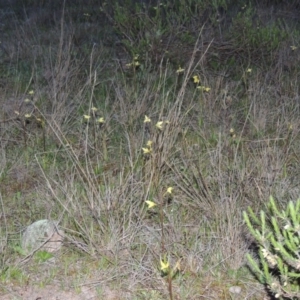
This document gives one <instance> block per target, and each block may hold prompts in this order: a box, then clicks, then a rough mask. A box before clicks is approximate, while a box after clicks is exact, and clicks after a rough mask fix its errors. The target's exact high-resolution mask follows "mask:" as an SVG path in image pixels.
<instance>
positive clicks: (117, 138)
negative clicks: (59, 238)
mask: <svg viewBox="0 0 300 300" xmlns="http://www.w3.org/2000/svg"><path fill="white" fill-rule="evenodd" d="M204 2H205V1H203V3H202V4H203V5H207V7H208V8H209V9H211V10H212V11H214V9H213V8H212V7H209V4H208V3H206V2H205V3H204ZM176 3H177V2H176ZM193 3H194V2H193V1H191V7H193V5H194V4H193ZM91 5H92V4H91ZM168 5H171V4H170V3H169V4H168ZM174 5H175V8H176V11H177V12H178V14H177V15H174V16H169V13H168V12H167V11H164V8H161V13H162V16H161V18H162V19H161V22H156V23H155V26H152V27H151V26H150V25H151V24H152V22H153V21H154V20H157V19H158V18H160V16H158V15H157V13H155V11H154V10H153V8H149V10H146V11H144V10H143V8H142V7H138V8H136V9H137V10H138V11H135V10H134V8H131V9H128V10H126V14H124V15H123V16H121V15H120V13H118V12H117V15H110V14H111V10H110V9H111V8H110V7H109V6H107V7H106V9H107V11H105V12H104V13H105V15H106V16H107V17H110V18H115V19H114V20H115V21H116V23H115V24H114V27H111V26H112V24H110V23H108V24H107V29H106V28H102V29H101V30H103V32H104V31H105V30H107V32H114V33H115V34H116V36H117V39H120V41H119V42H118V43H116V44H114V45H113V46H109V45H107V44H105V39H104V38H103V39H104V41H103V43H102V42H101V43H99V44H97V45H94V46H93V44H91V43H90V42H89V41H90V38H96V39H97V36H96V37H95V36H92V35H93V34H94V33H95V32H97V31H95V30H94V29H95V27H97V26H96V25H97V23H96V20H94V19H93V20H94V21H91V22H90V24H86V23H89V22H88V21H86V19H84V18H83V19H77V23H76V22H75V23H72V22H71V23H70V22H69V21H68V18H69V17H74V16H65V19H62V20H61V21H62V23H63V24H64V26H63V27H61V23H60V22H57V23H55V25H54V26H53V27H52V28H51V30H50V29H49V32H48V34H49V36H48V37H46V35H45V34H47V29H46V28H43V29H41V30H40V29H39V27H38V26H37V25H36V24H35V23H34V22H32V23H28V22H27V23H26V21H25V20H24V21H22V20H19V21H17V20H16V19H13V20H12V22H17V23H18V25H19V26H16V27H15V26H11V27H10V28H9V29H10V32H12V33H16V34H17V35H20V34H21V33H22V36H23V38H22V40H20V43H21V44H20V48H19V49H20V50H19V52H18V55H17V54H14V52H12V54H11V56H10V57H9V61H8V62H9V64H7V65H6V66H7V69H4V70H3V71H1V72H2V73H1V75H0V79H1V82H2V81H3V80H5V83H6V84H4V85H0V90H1V95H2V97H1V98H0V105H1V107H2V106H3V107H6V108H5V109H3V111H0V127H1V144H0V155H1V156H0V157H1V158H0V160H1V169H0V204H1V215H0V216H1V224H3V226H1V227H0V251H2V252H3V254H4V255H3V258H2V259H1V265H0V279H1V284H0V288H1V286H3V285H5V284H6V283H7V282H17V284H19V285H22V284H25V283H26V284H33V285H39V284H40V285H47V284H49V283H51V282H52V281H53V280H54V278H55V280H57V278H59V280H60V281H61V283H62V287H64V286H70V287H73V288H74V289H80V286H81V284H83V283H85V282H93V285H95V286H96V287H99V295H100V296H101V293H102V294H103V295H104V294H105V290H103V291H101V288H102V285H103V283H104V284H105V285H106V286H108V287H109V288H110V289H111V290H113V291H115V292H116V293H117V294H118V295H119V296H118V297H119V298H116V299H168V298H170V289H169V287H168V283H167V279H166V277H162V276H161V270H160V261H161V258H162V257H164V256H165V255H166V256H167V257H169V260H170V261H169V262H170V267H171V268H173V267H174V266H175V265H176V263H177V262H180V265H181V266H180V269H178V274H177V275H176V276H175V277H174V278H173V279H172V292H173V299H202V297H203V298H205V297H206V298H209V299H235V298H234V297H235V296H234V295H230V292H229V288H230V287H231V286H234V285H237V286H240V287H241V288H242V292H241V294H239V295H237V296H238V298H239V299H246V298H247V299H262V297H263V294H264V287H263V286H260V285H259V284H258V283H257V282H256V280H255V277H254V276H252V275H251V273H250V271H249V270H248V268H247V265H246V260H245V254H246V253H247V252H249V251H253V250H251V249H252V248H253V247H252V248H251V247H250V246H251V242H252V241H251V239H250V235H249V234H248V233H247V229H246V227H245V225H244V224H243V218H242V211H243V210H245V209H246V208H247V206H249V205H250V206H251V207H252V208H253V209H254V210H255V211H259V210H260V209H261V208H263V207H264V203H265V201H266V200H267V199H268V198H269V195H271V194H272V195H274V196H275V197H276V199H277V200H278V201H279V202H282V203H287V202H288V201H289V200H291V199H295V198H297V195H298V194H299V184H298V182H299V175H298V173H299V172H297V167H296V166H297V165H298V164H299V149H300V141H299V103H298V102H299V101H298V102H297V97H298V84H299V83H298V75H299V74H298V72H297V70H296V69H294V70H293V72H290V73H287V72H286V71H285V66H284V63H283V64H282V65H278V64H274V65H272V64H271V62H270V60H268V59H265V58H264V56H261V59H258V60H257V52H258V51H259V50H260V49H259V46H257V43H258V42H260V41H261V40H263V39H264V34H266V33H265V31H264V30H263V29H262V30H261V31H260V32H256V33H255V32H254V31H253V28H252V27H251V24H249V22H248V21H249V20H250V19H251V18H250V17H249V18H248V19H247V20H248V21H247V22H248V23H247V24H246V25H247V26H248V27H247V28H248V29H247V28H246V29H247V30H248V31H246V32H245V35H244V36H240V35H239V36H236V40H235V41H231V42H232V43H231V42H230V43H229V44H226V43H225V44H224V45H221V44H219V41H220V40H219V38H220V36H218V34H219V33H220V30H221V29H222V30H225V29H224V28H225V27H224V28H223V27H222V28H221V29H220V28H219V29H218V28H217V29H216V27H215V25H214V24H217V23H216V22H215V20H211V23H209V25H207V26H206V27H205V28H204V27H203V24H201V22H200V21H199V23H197V21H196V19H194V18H190V20H189V21H188V20H185V19H184V18H185V17H184V16H185V15H186V13H187V12H188V13H190V14H193V13H196V12H199V11H198V9H199V7H194V8H193V9H191V10H189V9H190V8H188V7H182V6H180V4H179V3H177V4H174ZM186 10H187V11H186ZM249 10H251V11H249V12H248V14H249V15H251V16H252V15H253V14H255V9H254V8H253V7H252V8H249ZM92 11H93V10H92ZM72 13H74V14H75V12H72ZM136 13H139V14H141V15H139V17H138V18H136V20H135V21H136V23H134V24H133V23H132V22H129V21H130V20H131V19H130V18H132V17H133V16H134V15H135V14H136ZM142 14H145V15H144V18H143V17H142V16H143V15H142ZM242 14H243V12H240V14H239V18H238V19H236V23H234V24H233V25H236V24H237V22H239V24H240V23H241V22H243V18H242ZM121 17H122V19H120V18H121ZM93 18H94V16H93ZM74 20H75V17H74ZM41 21H42V20H41ZM28 24H30V25H28ZM196 25H197V27H196ZM6 26H9V25H6ZM72 26H73V27H72ZM84 26H86V27H84ZM130 26H132V27H130ZM183 26H186V28H185V27H183ZM209 26H211V27H209ZM268 26H273V27H272V28H273V30H274V32H275V33H276V34H277V35H276V36H277V37H278V39H279V40H276V42H277V43H278V44H276V45H273V44H272V45H270V47H271V48H272V49H268V51H270V52H271V54H272V55H274V57H275V56H276V55H279V54H278V53H285V54H286V56H288V55H291V56H293V55H294V54H295V52H294V51H292V52H291V50H290V46H291V45H292V44H293V45H298V43H299V40H293V41H291V40H289V38H290V37H289V36H287V34H286V32H279V31H278V30H279V29H277V28H276V24H275V23H274V24H271V25H270V24H269V25H268ZM72 28H73V29H74V28H77V29H78V28H86V29H84V30H83V33H81V34H82V35H83V36H85V39H83V40H81V44H80V45H78V39H79V37H78V36H77V37H76V39H75V37H74V36H73V31H72ZM89 28H90V29H89ZM145 28H146V29H147V28H148V29H147V30H146V29H145ZM184 28H185V29H184ZM193 28H194V29H193ZM195 28H198V30H195ZM201 28H202V29H201ZM228 28H229V29H228V30H229V31H228V32H227V34H229V35H230V30H232V28H231V27H228ZM263 28H265V27H263ZM266 28H267V27H266ZM274 28H275V29H274ZM171 29H172V30H171ZM189 29H190V30H189ZM192 29H193V30H192ZM200 29H201V32H200V33H199V31H200ZM149 30H150V31H149ZM209 30H211V32H213V33H214V37H215V40H214V41H212V40H213V37H212V36H209V34H208V33H209ZM222 30H221V31H222ZM45 31H46V32H45ZM152 31H153V32H152ZM247 32H248V33H249V36H248V37H247ZM287 32H288V31H287ZM76 34H79V33H78V32H76ZM76 34H75V33H74V35H76ZM89 34H90V35H89ZM102 34H103V33H102V31H101V33H100V35H102ZM126 34H127V35H126ZM240 34H241V32H240ZM226 36H227V35H224V37H226ZM208 37H209V38H208ZM110 38H112V39H114V38H115V37H113V36H109V37H108V39H110ZM268 38H269V36H267V39H266V40H268ZM297 38H298V37H297ZM49 39H51V43H49ZM160 39H163V41H167V43H166V44H164V43H162V44H161V43H160V42H159V40H160ZM238 39H241V40H238ZM248 39H251V44H249V43H248V42H249V40H248ZM280 39H281V40H282V45H281V44H280ZM178 40H179V44H178V43H177V42H178ZM238 41H239V43H243V45H245V47H246V46H247V45H248V46H249V45H250V46H251V47H252V48H255V49H254V50H255V51H256V52H255V51H254V50H253V49H252V50H253V51H252V50H251V49H250V48H251V47H250V46H249V49H244V50H245V51H246V52H247V51H248V53H247V54H245V55H242V54H240V52H239V48H238V46H236V44H235V42H238ZM4 42H5V47H8V48H9V47H12V49H13V48H14V43H13V40H12V39H11V38H10V37H6V38H5V41H3V43H4ZM175 42H176V43H177V44H176V43H175ZM22 43H24V44H22ZM183 44H184V45H183ZM28 45H31V47H32V48H30V49H28ZM279 48H280V49H279ZM33 49H35V51H36V52H34V51H33ZM196 49H201V50H197V51H196ZM261 50H264V49H261ZM165 51H167V52H165ZM249 51H251V53H250V52H249ZM277 51H278V52H277ZM280 51H281V52H280ZM295 51H297V50H295ZM116 52H120V53H121V56H120V55H116ZM36 53H38V56H37V54H36ZM230 53H235V55H233V56H232V55H231V57H233V60H231V61H228V60H227V59H225V60H222V57H223V56H225V57H227V58H228V57H230ZM237 53H238V54H237ZM136 54H139V55H140V56H139V57H140V58H139V62H140V67H139V68H136V69H133V68H126V67H125V66H126V64H127V63H132V61H133V57H134V56H135V55H136ZM250 54H251V55H253V56H254V57H255V61H256V62H255V64H254V60H253V57H252V56H251V55H250ZM239 55H241V56H239ZM6 59H8V58H6ZM123 60H124V61H123ZM223 62H225V63H223ZM260 63H261V64H260ZM259 64H260V65H259ZM266 64H267V67H268V70H266V69H265V67H266ZM179 67H182V68H183V69H184V73H183V74H178V73H176V71H177V70H178V68H179ZM249 68H251V69H252V70H251V72H247V70H248V69H249ZM194 75H198V76H199V77H200V83H199V84H198V86H204V87H208V88H210V90H209V91H207V92H205V91H201V90H199V89H197V84H195V83H194V82H193V79H192V78H193V76H194ZM30 90H33V91H34V94H33V95H30V94H29V91H30ZM278 93H280V96H278ZM26 98H28V99H29V100H30V101H31V103H33V107H34V110H33V111H32V116H31V119H30V120H32V121H31V122H30V124H26V123H25V121H26V120H27V119H28V118H26V117H25V114H26V113H27V112H26V111H25V110H23V108H24V99H26ZM20 99H23V100H20ZM93 107H95V108H97V111H93V109H92V108H93ZM14 111H17V112H18V113H19V114H18V115H17V114H16V113H14ZM85 115H86V116H89V117H90V118H89V119H88V120H87V118H85V117H84V116H85ZM145 115H147V116H148V117H149V118H150V119H151V123H144V119H145ZM100 117H103V118H104V120H105V122H104V123H103V124H100V123H99V122H98V121H97V120H98V119H99V118H100ZM37 119H40V120H42V121H37ZM160 121H163V122H164V123H163V127H162V130H159V129H157V128H156V126H155V125H156V124H157V122H160ZM166 121H168V122H166ZM149 140H151V141H152V142H153V144H152V150H151V153H150V154H147V155H145V154H144V153H143V150H142V148H145V147H146V143H147V142H148V141H149ZM168 187H173V188H174V189H173V192H172V197H170V198H167V197H165V196H164V195H165V191H166V189H167V188H168ZM146 200H151V201H153V202H155V203H157V207H155V208H153V209H148V208H147V205H146V203H145V201H146ZM45 218H51V219H55V220H60V225H61V226H62V227H63V228H64V230H65V232H66V240H65V244H64V247H63V249H62V251H61V253H59V254H58V255H55V256H54V257H55V261H56V262H55V266H54V267H53V268H52V269H51V271H49V270H47V267H46V263H47V261H49V260H51V259H48V256H47V254H45V255H44V253H37V254H36V256H34V257H32V258H31V259H29V260H26V262H24V263H20V262H21V261H22V258H23V257H22V254H21V253H20V251H17V245H19V236H20V232H21V230H22V229H23V228H24V227H25V226H27V225H29V224H31V223H33V222H34V221H36V220H38V219H45ZM162 220H163V222H162ZM162 230H163V232H164V234H163V236H162ZM162 244H163V245H164V246H163V247H162ZM41 270H44V271H45V272H44V275H43V276H42V277H41V278H39V279H35V278H36V276H35V275H36V274H41ZM254 289H255V290H257V292H255V293H253V290H254ZM3 292H4V290H3ZM103 297H104V296H103Z"/></svg>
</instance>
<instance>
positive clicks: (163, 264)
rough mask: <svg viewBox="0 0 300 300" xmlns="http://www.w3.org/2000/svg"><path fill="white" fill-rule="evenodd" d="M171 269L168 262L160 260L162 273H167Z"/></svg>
mask: <svg viewBox="0 0 300 300" xmlns="http://www.w3.org/2000/svg"><path fill="white" fill-rule="evenodd" d="M169 267H170V264H169V262H168V261H167V262H164V261H163V260H162V259H161V260H160V269H161V271H163V272H167V271H168V269H169Z"/></svg>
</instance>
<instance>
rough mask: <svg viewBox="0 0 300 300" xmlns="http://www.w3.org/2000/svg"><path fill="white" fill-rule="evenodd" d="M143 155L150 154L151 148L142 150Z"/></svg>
mask: <svg viewBox="0 0 300 300" xmlns="http://www.w3.org/2000/svg"><path fill="white" fill-rule="evenodd" d="M142 150H143V152H144V154H149V153H151V148H142Z"/></svg>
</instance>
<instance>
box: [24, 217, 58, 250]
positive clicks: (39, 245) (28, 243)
mask: <svg viewBox="0 0 300 300" xmlns="http://www.w3.org/2000/svg"><path fill="white" fill-rule="evenodd" d="M63 236H64V232H63V231H62V230H59V228H58V222H56V221H50V220H39V221H36V222H34V223H32V224H31V225H29V226H28V227H27V228H26V230H25V232H24V233H23V236H22V240H21V246H22V248H23V250H24V251H25V254H26V255H27V254H29V253H30V252H32V251H35V250H44V251H47V252H50V253H53V252H56V251H58V250H59V249H60V248H61V246H62V242H63Z"/></svg>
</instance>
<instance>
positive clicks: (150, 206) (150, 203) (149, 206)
mask: <svg viewBox="0 0 300 300" xmlns="http://www.w3.org/2000/svg"><path fill="white" fill-rule="evenodd" d="M145 202H146V203H147V205H148V208H153V207H154V206H156V205H157V204H156V203H155V202H153V201H150V200H146V201H145Z"/></svg>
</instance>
